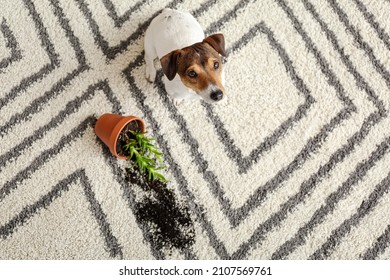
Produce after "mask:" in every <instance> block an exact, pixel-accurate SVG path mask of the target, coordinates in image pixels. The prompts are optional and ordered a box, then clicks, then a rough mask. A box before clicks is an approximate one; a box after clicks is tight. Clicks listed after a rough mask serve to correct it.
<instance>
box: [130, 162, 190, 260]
mask: <svg viewBox="0 0 390 280" xmlns="http://www.w3.org/2000/svg"><path fill="white" fill-rule="evenodd" d="M127 179H128V180H129V182H130V183H132V184H136V185H138V186H140V187H141V188H142V189H143V191H144V192H145V193H146V195H145V197H143V199H141V201H140V202H138V203H137V204H138V205H137V207H136V213H135V214H136V216H137V220H139V221H140V222H142V223H143V224H144V225H145V226H146V228H147V229H148V233H147V235H148V238H149V241H150V242H151V243H152V246H153V247H154V248H155V249H157V250H162V249H165V250H164V251H166V252H168V254H170V253H171V252H172V249H174V248H176V249H178V250H180V251H184V250H186V249H188V248H189V247H191V246H192V245H193V244H194V241H195V229H194V224H193V222H192V220H191V217H190V214H189V210H188V208H187V207H186V206H185V205H181V204H179V203H178V201H177V198H176V196H175V193H174V192H173V191H171V190H169V189H168V188H167V184H166V183H163V182H161V181H158V180H155V181H149V180H148V179H147V176H145V175H144V174H141V173H140V172H139V171H138V169H137V168H136V167H134V168H133V169H127Z"/></svg>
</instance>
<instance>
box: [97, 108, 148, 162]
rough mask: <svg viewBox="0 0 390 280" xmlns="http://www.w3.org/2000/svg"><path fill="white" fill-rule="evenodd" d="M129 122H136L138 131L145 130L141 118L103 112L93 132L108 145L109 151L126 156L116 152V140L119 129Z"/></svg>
mask: <svg viewBox="0 0 390 280" xmlns="http://www.w3.org/2000/svg"><path fill="white" fill-rule="evenodd" d="M130 122H138V127H139V129H140V131H142V132H144V131H145V123H144V121H143V120H142V119H141V118H138V117H134V116H121V115H117V114H104V115H102V116H101V117H100V118H99V119H98V120H97V122H96V125H95V133H96V135H97V136H98V137H99V138H100V140H102V141H103V143H104V144H106V145H107V146H108V148H109V149H110V151H111V153H112V154H113V155H114V156H115V157H117V158H120V159H126V158H127V157H126V156H123V155H120V154H118V151H117V141H118V137H119V135H120V133H121V131H122V130H123V129H124V128H125V127H126V125H128V124H129V123H130Z"/></svg>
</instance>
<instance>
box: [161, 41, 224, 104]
mask: <svg viewBox="0 0 390 280" xmlns="http://www.w3.org/2000/svg"><path fill="white" fill-rule="evenodd" d="M220 55H223V56H226V53H225V41H224V37H223V35H222V34H214V35H211V36H209V37H207V38H205V39H204V40H203V41H202V42H200V43H196V44H193V45H191V46H188V47H185V48H183V49H181V50H174V51H172V52H170V53H169V54H166V55H165V56H163V57H162V58H161V59H160V62H161V66H162V70H163V72H164V74H165V75H166V76H167V78H168V79H169V80H172V79H173V78H174V77H175V76H176V74H178V75H179V76H180V79H181V81H182V82H183V84H184V85H185V86H186V87H188V88H190V89H192V90H193V91H195V92H196V93H197V94H199V95H200V96H201V97H202V98H203V99H205V100H206V101H208V102H214V101H219V100H221V99H222V97H223V91H224V87H223V85H222V60H221V56H220Z"/></svg>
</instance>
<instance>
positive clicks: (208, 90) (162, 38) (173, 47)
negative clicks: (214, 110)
mask: <svg viewBox="0 0 390 280" xmlns="http://www.w3.org/2000/svg"><path fill="white" fill-rule="evenodd" d="M144 48H145V63H146V71H145V75H146V79H147V80H148V81H149V82H153V81H154V80H155V78H156V69H155V67H154V60H155V59H156V58H158V59H159V60H160V63H161V67H162V71H163V73H164V77H163V82H164V85H165V89H166V91H167V93H168V94H169V95H170V96H171V97H172V98H173V100H174V103H175V105H178V104H180V103H181V102H182V101H184V100H194V99H199V98H201V99H203V100H205V101H206V102H208V103H215V102H218V101H221V100H223V99H225V93H224V91H225V89H224V73H223V67H222V57H226V52H225V38H224V36H223V34H214V35H210V36H208V37H207V38H205V35H204V32H203V29H202V27H201V26H200V24H199V23H198V22H197V21H196V19H195V18H194V17H193V16H192V15H191V14H189V13H185V12H180V11H177V10H172V9H169V8H165V9H163V10H162V12H161V13H160V14H159V15H157V16H156V17H155V18H154V19H153V20H152V22H151V23H150V25H149V27H148V28H147V30H146V32H145V39H144Z"/></svg>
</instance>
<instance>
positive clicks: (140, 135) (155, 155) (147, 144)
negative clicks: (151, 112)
mask: <svg viewBox="0 0 390 280" xmlns="http://www.w3.org/2000/svg"><path fill="white" fill-rule="evenodd" d="M130 134H131V137H128V141H127V144H126V145H124V147H123V148H124V150H125V151H127V152H128V153H129V160H130V161H132V162H133V164H132V166H131V168H133V167H134V166H137V167H138V169H139V170H140V171H141V173H144V172H147V173H148V179H149V180H153V181H154V180H160V181H161V182H167V179H165V177H164V176H163V175H162V174H160V173H159V172H158V171H159V170H162V169H164V168H165V167H164V166H163V158H162V153H161V152H160V151H159V150H158V148H157V147H156V146H154V144H153V143H152V141H154V140H155V139H154V138H147V137H145V134H146V132H134V131H130ZM158 163H159V164H158ZM158 165H161V166H160V167H158Z"/></svg>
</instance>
